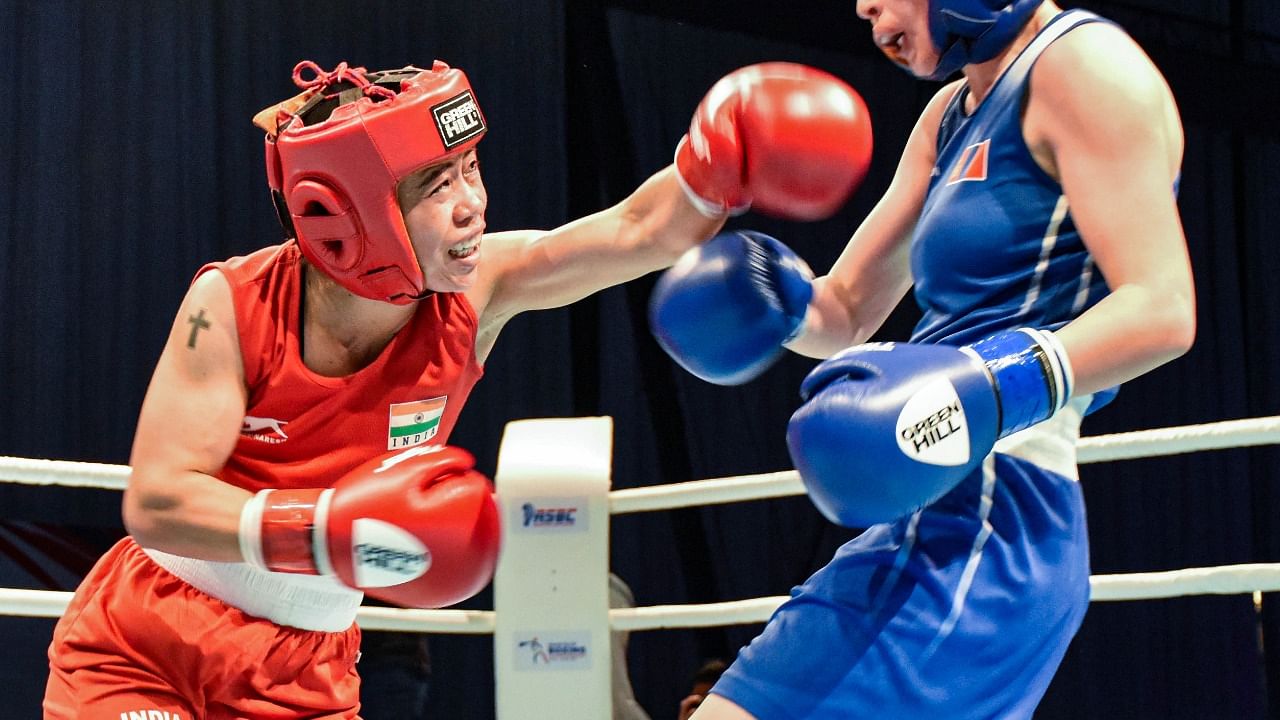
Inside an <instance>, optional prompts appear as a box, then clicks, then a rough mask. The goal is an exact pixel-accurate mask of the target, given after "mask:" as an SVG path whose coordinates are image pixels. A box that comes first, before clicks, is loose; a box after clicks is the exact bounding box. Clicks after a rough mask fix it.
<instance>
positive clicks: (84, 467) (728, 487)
mask: <svg viewBox="0 0 1280 720" xmlns="http://www.w3.org/2000/svg"><path fill="white" fill-rule="evenodd" d="M1277 443H1280V416H1277V417H1263V418H1252V419H1246V420H1229V421H1225V422H1217V423H1206V424H1203V425H1187V426H1181V427H1171V428H1162V429H1158V430H1142V431H1137V432H1129V433H1118V434H1114V435H1100V436H1095V437H1090V438H1082V439H1081V440H1080V443H1079V445H1078V451H1079V462H1080V463H1082V464H1083V463H1093V462H1105V461H1110V460H1126V459H1133V458H1140V457H1154V456H1160V455H1173V454H1178V453H1188V452H1197V451H1200V450H1215V449H1222V448H1231V447H1250V446H1256V445H1267V444H1277ZM128 477H129V468H128V467H127V466H121V465H106V464H101V463H83V462H70V461H62V460H43V459H29V458H16V457H0V482H10V483H21V484H27V485H41V486H49V485H60V486H65V487H82V488H100V489H108V490H122V489H124V487H125V484H126V483H127V481H128ZM802 494H804V486H803V485H802V484H801V482H800V478H799V475H798V474H797V473H796V472H795V471H784V472H775V473H765V474H761V475H744V476H739V477H733V478H717V479H711V480H695V481H691V482H683V483H673V484H669V485H658V486H651V487H643V488H633V489H629V490H617V491H614V492H612V493H610V495H609V502H610V509H611V512H612V513H614V514H622V513H632V512H644V511H649V510H660V509H671V508H679V507H690V506H699V505H711V504H720V503H729V502H741V501H745V500H759V499H766V498H776V497H785V496H791V495H802ZM1090 585H1091V588H1092V599H1093V600H1096V601H1111V600H1145V599H1153V598H1169V597H1178V596H1183V595H1202V594H1237V593H1250V592H1259V591H1261V592H1276V591H1280V564H1276V565H1260V564H1259V565H1231V566H1223V567H1215V568H1190V569H1186V570H1173V571H1169V572H1157V573H1135V574H1127V575H1095V576H1094V577H1092V578H1090ZM70 600H71V593H65V592H46V591H38V590H20V589H7V588H0V615H18V616H26V617H60V616H61V615H62V613H63V612H65V611H66V608H67V604H68V603H69V602H70ZM785 600H786V598H785V597H768V598H756V599H752V600H738V601H733V602H725V603H710V604H705V605H659V606H652V607H642V608H628V609H615V610H611V611H610V613H609V617H610V621H611V625H612V627H613V629H615V630H653V629H660V628H686V627H715V626H720V625H734V624H747V623H756V622H764V621H765V620H767V619H768V618H769V616H770V615H771V614H772V613H773V611H774V610H776V609H777V607H778V605H780V604H781V603H782V602H783V601H785ZM358 617H359V620H360V624H361V626H362V627H364V628H365V629H367V630H395V631H410V632H439V633H466V634H485V633H492V632H493V627H494V614H493V612H492V611H479V610H402V609H396V608H380V607H368V606H365V607H361V608H360V611H359V615H358Z"/></svg>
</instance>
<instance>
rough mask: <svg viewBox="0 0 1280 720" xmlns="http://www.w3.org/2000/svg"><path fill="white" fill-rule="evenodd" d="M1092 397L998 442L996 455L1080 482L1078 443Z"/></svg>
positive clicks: (1076, 400) (1072, 402) (1080, 399)
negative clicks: (1082, 421) (1077, 455)
mask: <svg viewBox="0 0 1280 720" xmlns="http://www.w3.org/2000/svg"><path fill="white" fill-rule="evenodd" d="M1092 399H1093V396H1092V395H1083V396H1080V397H1074V398H1071V400H1070V401H1068V402H1067V404H1066V405H1065V406H1063V408H1062V409H1061V410H1059V411H1058V412H1057V413H1055V414H1054V416H1053V417H1051V418H1049V419H1048V420H1045V421H1044V422H1042V423H1040V424H1038V425H1032V426H1031V427H1029V428H1027V429H1026V430H1022V431H1020V432H1016V433H1014V434H1012V435H1010V436H1009V437H1007V438H1001V439H1000V440H998V441H997V442H996V447H995V452H998V453H1000V454H1001V455H1011V456H1013V457H1016V458H1020V459H1022V460H1026V461H1027V462H1030V463H1034V464H1036V465H1038V466H1039V467H1042V468H1044V469H1045V470H1048V471H1050V472H1054V473H1057V474H1058V475H1061V476H1063V477H1065V478H1069V479H1071V480H1076V481H1079V480H1080V471H1079V469H1078V468H1077V467H1076V442H1077V441H1079V440H1080V421H1081V420H1083V419H1084V411H1085V410H1086V409H1087V408H1088V407H1089V402H1090V401H1091V400H1092Z"/></svg>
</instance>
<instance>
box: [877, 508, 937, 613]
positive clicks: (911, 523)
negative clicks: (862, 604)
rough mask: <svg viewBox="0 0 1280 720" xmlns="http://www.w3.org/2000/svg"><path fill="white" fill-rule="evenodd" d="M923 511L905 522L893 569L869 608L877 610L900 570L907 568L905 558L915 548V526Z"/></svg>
mask: <svg viewBox="0 0 1280 720" xmlns="http://www.w3.org/2000/svg"><path fill="white" fill-rule="evenodd" d="M923 512H924V510H917V511H915V512H914V513H912V514H911V519H910V520H908V521H907V530H906V533H905V534H904V536H903V538H902V547H900V548H898V555H897V556H896V557H894V559H893V568H892V569H890V571H889V576H888V577H887V578H885V581H884V584H883V585H881V586H880V591H879V592H877V593H876V597H875V599H874V600H873V601H872V602H871V607H872V608H874V609H879V608H880V605H881V603H883V602H884V601H885V596H886V595H888V594H889V591H890V590H892V589H893V586H894V585H896V584H897V582H898V576H899V575H901V574H902V568H904V567H906V566H907V557H908V556H910V555H911V551H912V549H914V548H915V546H916V526H918V525H919V524H920V515H921V513H923Z"/></svg>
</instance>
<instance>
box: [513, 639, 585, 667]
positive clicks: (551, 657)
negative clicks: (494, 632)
mask: <svg viewBox="0 0 1280 720" xmlns="http://www.w3.org/2000/svg"><path fill="white" fill-rule="evenodd" d="M515 641H516V652H515V661H516V663H515V664H516V670H534V671H542V670H589V669H590V668H591V649H590V648H591V633H589V632H547V633H527V632H526V633H516V634H515Z"/></svg>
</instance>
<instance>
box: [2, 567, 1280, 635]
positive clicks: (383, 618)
mask: <svg viewBox="0 0 1280 720" xmlns="http://www.w3.org/2000/svg"><path fill="white" fill-rule="evenodd" d="M1089 585H1090V588H1091V592H1092V598H1091V599H1092V600H1094V601H1097V602H1101V601H1116V600H1153V599H1158V598H1172V597H1182V596H1186V595H1237V594H1244V593H1252V592H1277V591H1280V564H1255V565H1224V566H1221V567H1208V568H1188V569H1185V570H1170V571H1168V572H1151V573H1132V574H1124V575H1094V576H1093V577H1091V578H1089ZM786 600H787V596H785V595H776V596H772V597H762V598H752V599H750V600H733V601H730V602H719V603H705V604H701V605H652V606H649V607H638V608H617V609H613V610H610V611H609V626H610V628H611V629H613V630H617V631H638V630H665V629H674V628H699V627H721V626H725V625H749V624H752V623H762V622H765V621H766V620H768V619H769V616H771V615H772V614H773V611H774V610H777V609H778V606H779V605H781V604H782V603H784V602H786ZM70 602H71V593H69V592H48V591H43V590H18V589H13V588H0V615H11V616H21V617H51V618H56V617H61V615H62V613H64V612H66V609H67V604H68V603H70ZM357 617H358V619H359V623H360V627H361V628H363V629H365V630H391V631H397V632H421V633H446V634H469V635H484V634H490V633H492V632H493V628H494V618H495V616H494V613H493V611H491V610H402V609H399V608H384V607H368V606H364V607H361V608H360V612H359V614H358V615H357Z"/></svg>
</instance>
